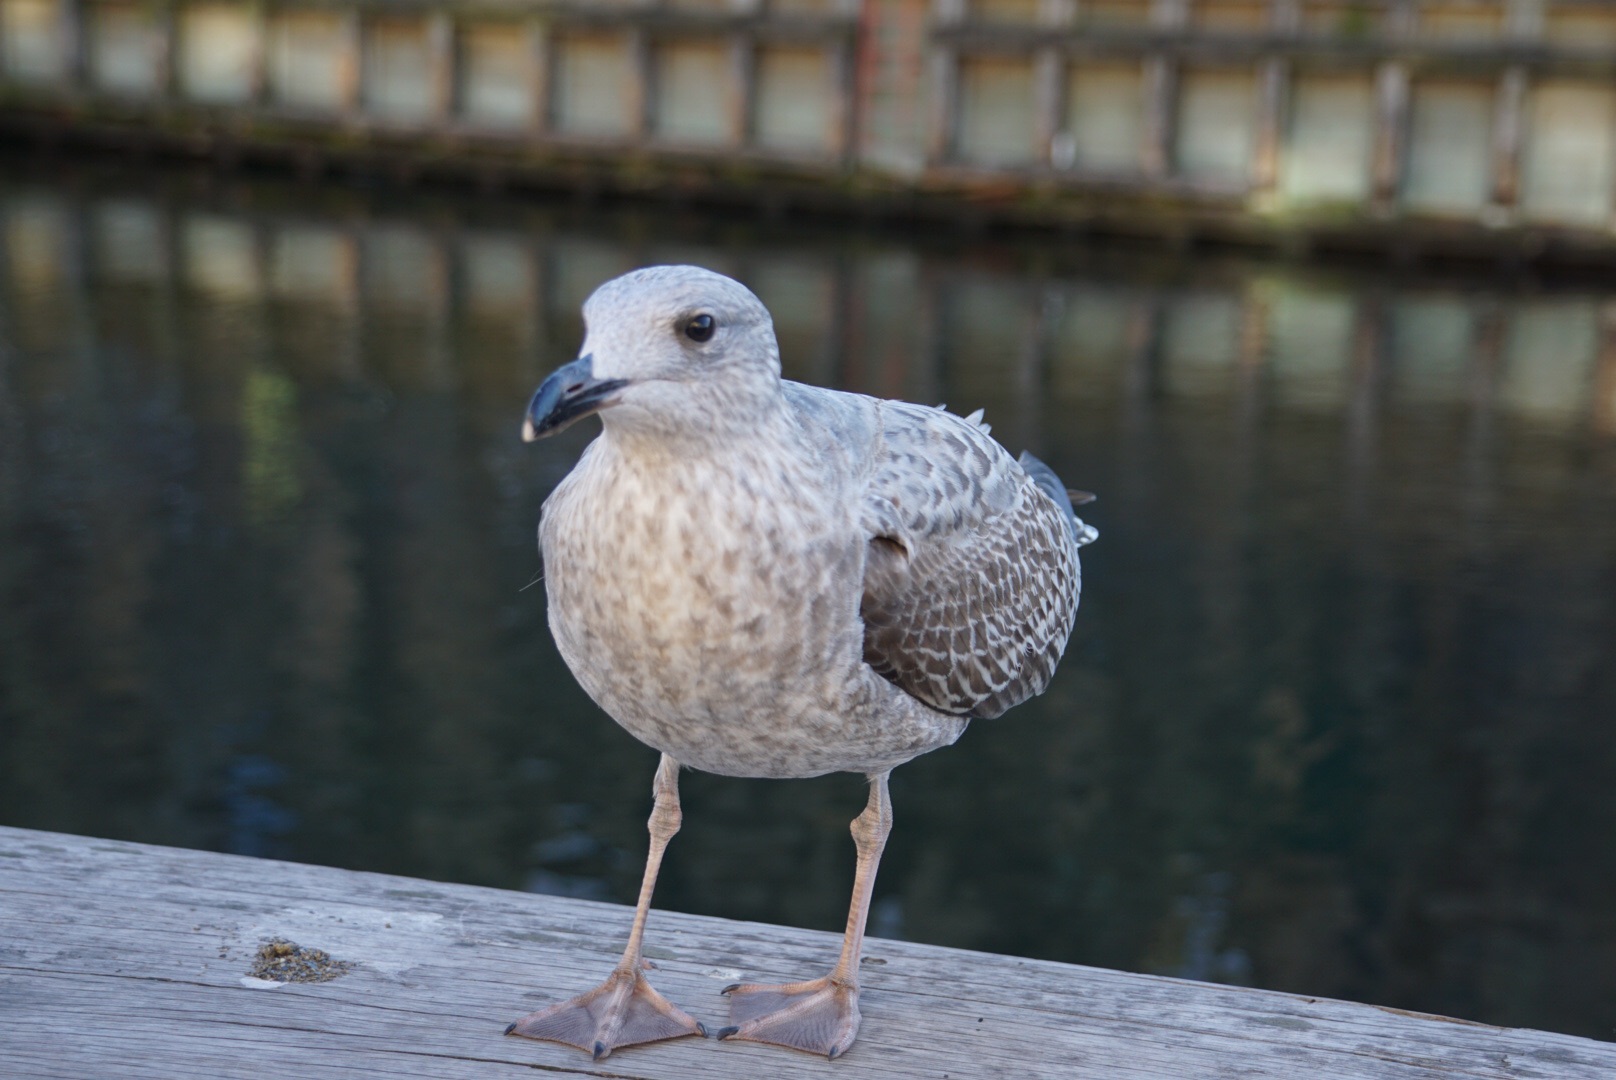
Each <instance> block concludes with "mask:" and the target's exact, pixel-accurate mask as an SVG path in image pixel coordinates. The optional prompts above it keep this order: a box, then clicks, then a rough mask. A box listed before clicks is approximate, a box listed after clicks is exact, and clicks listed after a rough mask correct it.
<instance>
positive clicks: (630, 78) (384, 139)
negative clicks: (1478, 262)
mask: <svg viewBox="0 0 1616 1080" xmlns="http://www.w3.org/2000/svg"><path fill="white" fill-rule="evenodd" d="M0 123H4V124H5V125H6V126H8V127H12V128H16V127H18V126H21V127H25V128H27V129H29V130H32V131H36V132H37V131H56V132H62V131H68V132H75V131H76V132H98V133H107V132H116V133H117V134H118V135H119V137H121V138H126V139H127V138H140V137H149V138H159V139H166V140H170V141H175V140H177V141H180V142H183V143H187V144H188V145H190V144H194V145H198V146H203V147H209V146H216V145H229V146H246V147H256V148H258V149H259V150H269V151H274V152H277V153H281V154H287V155H295V156H297V157H299V158H305V159H309V160H314V161H318V160H321V159H322V158H324V157H327V156H330V157H342V156H345V155H354V154H363V153H369V152H374V151H375V150H376V149H377V148H378V147H383V146H385V147H386V148H387V149H388V151H389V152H390V153H393V154H395V155H402V156H404V157H406V158H413V159H415V160H417V161H418V162H420V163H421V164H422V165H423V167H428V168H438V169H448V170H474V171H478V172H506V173H512V174H525V175H536V174H542V175H546V176H550V177H560V178H561V179H563V180H566V179H567V178H568V177H581V176H584V175H585V174H587V175H588V176H589V178H590V180H589V182H591V183H607V184H618V185H628V186H636V187H641V188H644V187H647V186H657V185H664V186H665V185H666V184H667V183H668V182H669V181H670V179H671V180H673V181H675V182H676V186H683V187H684V188H687V189H688V188H690V187H691V186H692V185H695V186H700V185H702V184H706V185H707V186H709V187H713V188H720V189H723V190H724V191H726V192H728V193H731V194H736V195H740V196H742V197H755V198H759V199H764V200H772V199H776V198H794V197H799V196H800V197H805V198H820V199H824V198H830V199H840V200H859V199H863V200H867V201H873V200H882V201H885V202H887V203H892V202H894V201H897V202H900V203H901V204H902V205H903V206H906V207H909V208H917V207H918V208H926V207H937V208H941V209H942V210H943V211H944V212H947V210H948V208H949V207H954V206H958V205H960V200H961V199H967V200H969V204H970V205H971V207H972V208H973V210H972V213H974V214H988V215H996V216H1000V217H1008V218H1015V219H1021V220H1030V221H1037V222H1064V223H1078V224H1083V223H1088V224H1091V225H1099V226H1106V225H1120V226H1123V227H1127V228H1145V229H1151V230H1163V229H1165V230H1169V231H1182V232H1185V233H1187V234H1189V235H1194V234H1195V233H1197V232H1198V231H1202V230H1210V231H1217V232H1224V233H1235V234H1238V235H1240V236H1245V237H1250V238H1267V239H1274V238H1280V239H1287V238H1294V237H1297V236H1302V237H1306V236H1308V235H1326V236H1337V237H1343V238H1349V239H1354V240H1357V241H1363V240H1366V239H1367V240H1369V241H1372V242H1376V243H1389V244H1394V245H1402V244H1414V245H1416V246H1418V245H1421V244H1427V245H1437V246H1441V245H1444V244H1457V245H1460V246H1470V247H1474V246H1477V245H1480V246H1491V245H1494V244H1496V243H1498V242H1500V241H1502V242H1505V243H1522V244H1525V245H1526V246H1527V247H1528V248H1529V249H1535V248H1541V247H1543V246H1545V245H1549V246H1559V247H1561V248H1565V247H1571V248H1579V249H1587V248H1593V249H1597V250H1600V251H1606V250H1611V249H1616V8H1613V7H1612V6H1611V5H1609V4H1601V3H1591V2H1587V0H1467V2H1458V0H1350V2H1349V0H930V2H929V3H928V2H927V0H727V2H726V0H626V2H622V3H600V2H596V3H578V2H574V3H561V2H555V0H472V2H468V3H458V4H453V5H451V4H446V3H442V2H435V0H0Z"/></svg>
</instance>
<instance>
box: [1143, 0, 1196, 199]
mask: <svg viewBox="0 0 1616 1080" xmlns="http://www.w3.org/2000/svg"><path fill="white" fill-rule="evenodd" d="M1188 19H1189V4H1188V0H1153V3H1152V4H1151V8H1150V24H1151V26H1152V27H1153V28H1154V29H1156V30H1160V31H1172V30H1176V29H1179V28H1181V27H1182V26H1183V25H1184V23H1185V22H1187V21H1188ZM1177 119H1178V65H1177V64H1176V63H1175V62H1174V61H1173V60H1172V59H1171V58H1169V57H1168V56H1166V55H1165V54H1162V53H1152V54H1150V55H1148V56H1147V57H1145V139H1144V146H1143V148H1142V149H1143V154H1142V160H1141V161H1140V165H1141V167H1142V168H1143V169H1144V173H1145V175H1146V176H1147V177H1149V178H1150V179H1152V180H1165V179H1166V178H1167V177H1169V176H1170V175H1172V173H1173V144H1174V142H1175V128H1176V126H1177Z"/></svg>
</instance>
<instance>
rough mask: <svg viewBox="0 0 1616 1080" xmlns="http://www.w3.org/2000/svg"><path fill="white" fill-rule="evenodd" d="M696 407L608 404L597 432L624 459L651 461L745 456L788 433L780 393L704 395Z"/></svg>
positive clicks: (782, 398) (783, 403)
mask: <svg viewBox="0 0 1616 1080" xmlns="http://www.w3.org/2000/svg"><path fill="white" fill-rule="evenodd" d="M701 404H702V405H703V407H702V408H700V409H694V408H692V409H683V408H670V409H661V408H659V409H655V410H651V409H633V410H630V409H628V408H618V409H609V410H606V411H605V412H603V413H602V414H601V421H602V425H603V429H602V437H603V438H604V439H605V440H606V441H607V442H608V443H609V444H610V445H611V446H612V447H613V448H614V449H615V450H616V451H617V452H618V453H619V454H620V455H622V456H623V457H624V458H627V459H633V460H639V461H644V462H646V463H656V462H662V461H669V462H678V461H691V460H698V459H744V458H746V457H749V456H753V455H755V454H756V453H757V452H758V451H759V450H760V449H763V448H767V447H770V446H773V445H775V444H778V443H780V442H781V441H782V440H785V439H788V438H789V437H790V434H791V431H792V428H791V424H790V420H789V417H788V415H787V411H786V406H785V399H784V397H783V396H782V395H781V394H780V393H778V392H775V393H773V394H751V395H747V396H746V398H745V399H744V400H732V401H725V400H717V401H714V400H711V399H708V400H704V401H703V402H702V403H701Z"/></svg>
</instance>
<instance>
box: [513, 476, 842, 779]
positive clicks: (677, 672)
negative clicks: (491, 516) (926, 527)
mask: <svg viewBox="0 0 1616 1080" xmlns="http://www.w3.org/2000/svg"><path fill="white" fill-rule="evenodd" d="M592 449H593V448H592ZM692 492H695V493H697V494H696V496H695V497H692ZM540 538H541V546H542V548H543V552H544V562H545V583H546V587H547V589H548V590H549V614H550V627H551V630H552V632H553V634H554V635H555V639H556V643H557V645H558V647H559V649H560V651H561V655H562V657H563V658H564V659H565V660H566V662H567V664H568V666H569V667H570V668H571V669H572V671H573V673H574V675H575V676H576V677H577V679H578V681H579V683H580V684H581V685H582V686H583V688H584V689H585V691H587V692H588V693H589V695H590V697H592V698H593V699H594V700H595V702H596V703H597V704H599V705H600V706H601V707H602V708H603V709H605V710H606V711H607V712H608V713H609V714H610V715H611V716H612V717H613V718H614V719H615V720H617V722H618V723H620V724H621V725H622V726H623V727H624V728H626V729H627V730H628V731H629V732H630V733H631V734H633V735H634V736H635V737H636V738H638V739H640V740H641V741H642V742H645V743H647V744H648V745H650V746H652V747H654V748H656V749H658V750H661V751H663V752H665V753H668V754H671V755H672V756H673V757H675V758H676V759H678V760H679V761H680V762H681V763H683V764H686V765H690V766H692V767H695V768H699V769H704V770H707V771H711V772H718V773H724V774H729V775H738V776H807V775H815V774H818V773H824V772H830V771H835V770H837V769H841V768H846V767H848V763H847V762H846V760H845V758H846V753H845V747H846V745H847V744H848V741H849V737H850V736H852V741H853V742H855V743H856V742H858V741H860V740H859V739H858V738H857V736H856V732H853V731H850V730H849V727H850V726H851V727H853V728H856V727H857V726H858V725H859V724H860V723H861V722H862V721H861V718H860V717H859V716H858V715H856V713H857V710H856V709H851V708H850V707H849V701H848V693H847V688H848V685H849V684H850V683H856V682H857V677H858V675H859V674H860V673H859V672H858V671H857V669H858V668H859V667H860V665H861V664H862V658H861V655H862V653H861V650H862V624H861V623H860V622H859V619H858V611H857V608H858V597H859V590H858V582H859V581H860V577H861V574H862V562H861V559H862V543H861V542H860V539H859V536H858V534H857V533H856V531H855V530H854V529H853V528H852V527H851V523H850V522H839V521H826V520H824V519H823V518H822V517H821V518H812V517H810V516H808V515H806V514H804V513H802V512H800V511H799V509H798V508H797V507H796V506H795V505H793V504H792V502H791V501H790V500H789V499H788V500H781V499H776V498H758V497H757V496H756V495H755V494H754V493H752V492H749V491H748V490H746V488H745V486H742V485H737V484H734V483H732V482H730V480H729V479H728V478H727V477H726V476H724V475H723V474H720V473H716V472H707V473H703V472H702V471H700V470H697V469H695V468H693V467H692V468H690V469H686V470H683V471H682V472H678V473H670V472H664V473H663V474H661V475H656V476H651V477H647V476H644V475H640V474H638V473H635V472H633V471H630V470H626V469H624V468H621V467H615V468H613V467H603V465H602V462H601V461H600V459H599V457H598V456H597V457H595V460H593V461H591V460H589V456H587V455H586V460H585V461H583V462H580V465H579V468H578V469H577V470H575V471H574V473H573V474H572V475H570V476H569V477H568V478H567V480H566V481H564V482H563V484H562V485H561V486H560V487H558V488H557V489H556V492H555V493H554V494H553V495H552V496H551V498H550V499H549V500H548V501H547V502H546V504H545V510H544V520H543V523H542V525H541V528H540Z"/></svg>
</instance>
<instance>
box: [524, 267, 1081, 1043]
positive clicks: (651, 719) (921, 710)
mask: <svg viewBox="0 0 1616 1080" xmlns="http://www.w3.org/2000/svg"><path fill="white" fill-rule="evenodd" d="M583 313H584V321H585V327H586V329H585V335H584V342H583V347H582V349H581V355H580V357H579V358H578V359H577V360H574V361H573V362H572V363H569V364H567V365H565V366H564V367H562V368H560V369H559V370H557V371H556V372H555V373H553V374H552V375H550V377H549V378H547V379H545V380H544V382H543V384H542V385H541V386H540V387H539V389H538V391H537V392H536V393H535V394H534V395H533V398H532V401H531V402H530V403H529V405H528V409H527V415H526V418H525V420H524V422H523V426H522V437H523V439H524V440H525V441H528V442H531V441H533V440H535V439H541V438H545V437H547V436H550V435H553V434H555V433H556V432H558V431H560V430H562V429H563V428H565V427H567V426H568V425H570V424H572V423H574V422H576V421H578V420H580V419H581V418H583V417H586V416H590V415H597V414H598V415H599V416H600V418H601V425H602V426H601V433H600V435H599V436H598V437H597V438H595V439H594V440H593V441H592V442H590V443H589V445H588V447H587V448H586V449H585V450H584V452H583V455H582V456H581V457H580V459H579V461H578V464H577V465H576V466H575V467H574V468H573V470H572V471H571V472H570V473H569V474H568V475H567V476H566V477H565V478H564V479H563V480H562V481H561V483H560V484H559V485H558V486H557V487H556V489H555V491H554V492H553V493H552V494H551V495H550V497H549V498H548V499H547V500H546V501H545V503H544V509H543V514H542V518H541V521H540V525H539V542H540V548H541V550H542V553H543V558H544V569H545V584H546V588H547V591H548V595H549V601H548V602H549V623H550V630H551V633H552V634H553V635H554V637H555V641H556V646H557V648H558V649H559V651H560V653H561V656H562V658H563V659H564V660H565V661H566V663H567V666H568V667H569V668H570V669H571V671H572V673H573V675H574V676H575V677H576V678H577V680H578V682H579V683H580V684H581V685H582V686H583V688H584V690H585V691H586V692H587V693H588V694H589V696H590V697H591V698H593V699H594V701H595V702H596V704H598V705H599V706H600V707H601V708H602V709H604V710H605V711H606V712H607V713H608V714H609V715H610V716H611V717H612V718H613V719H614V720H616V721H617V722H618V723H619V724H621V725H622V726H623V727H624V728H626V729H627V730H628V731H629V733H630V734H632V735H634V736H635V737H636V738H638V739H639V740H640V741H641V742H644V743H646V744H647V745H649V746H651V747H652V748H654V749H656V750H658V751H660V752H661V755H662V757H661V761H660V763H659V764H658V766H657V770H656V775H655V779H654V780H653V782H652V811H651V818H650V822H649V829H650V850H649V853H648V856H647V858H646V865H645V876H644V879H643V882H642V884H641V886H640V896H639V902H638V904H637V905H636V908H635V912H634V922H633V924H632V926H631V929H630V931H629V939H628V946H627V948H626V949H625V950H624V952H623V957H622V959H621V960H620V961H619V962H618V964H617V966H616V967H615V968H613V969H612V972H611V974H610V975H608V976H607V978H606V980H605V982H603V983H602V984H601V985H600V986H598V987H596V988H594V989H592V990H589V991H587V992H586V993H583V994H581V995H579V996H578V997H575V998H572V999H570V1000H568V1001H564V1002H561V1003H559V1004H556V1005H552V1006H550V1007H548V1008H545V1009H541V1010H539V1011H537V1012H534V1013H532V1014H530V1015H528V1016H525V1017H523V1018H522V1019H520V1020H518V1021H517V1022H516V1023H514V1024H511V1025H510V1026H509V1027H508V1028H507V1029H506V1034H508V1035H510V1034H514V1035H520V1036H525V1037H527V1038H531V1039H544V1040H550V1041H554V1042H559V1043H564V1044H567V1045H570V1046H576V1047H578V1048H580V1049H582V1050H585V1051H587V1052H589V1053H591V1054H592V1055H593V1056H594V1058H595V1059H596V1060H599V1059H601V1058H604V1057H605V1056H607V1055H608V1054H610V1053H611V1052H612V1051H613V1050H616V1049H618V1048H620V1047H625V1046H632V1045H636V1044H639V1043H647V1042H655V1041H658V1040H662V1039H673V1038H678V1037H680V1036H685V1035H703V1036H705V1035H706V1034H707V1030H706V1028H705V1027H704V1026H703V1025H702V1024H701V1023H700V1022H699V1021H697V1020H696V1019H695V1018H693V1017H692V1016H690V1015H689V1014H688V1013H687V1012H685V1011H684V1010H683V1009H681V1008H679V1007H678V1006H677V1005H674V1004H672V1003H671V1002H669V1001H668V1000H667V999H666V998H664V997H663V996H662V995H661V994H659V993H658V992H657V991H656V990H655V989H653V988H652V987H651V985H650V983H649V981H648V980H647V979H646V976H645V970H644V968H645V964H644V962H643V957H642V952H641V942H642V939H643V936H644V933H645V923H646V916H647V914H648V913H649V910H650V906H651V894H652V891H653V889H654V888H655V885H656V879H657V871H658V869H659V868H660V866H661V864H662V856H663V852H664V850H665V849H666V847H667V845H668V841H669V840H670V839H671V838H672V837H673V835H674V834H675V833H677V832H678V831H679V825H680V821H681V815H680V809H679V770H680V768H681V767H684V766H688V767H690V768H695V769H702V770H706V771H708V772H713V773H719V774H722V775H725V776H746V777H777V778H788V777H809V776H820V775H823V774H825V773H830V772H856V773H863V774H864V775H865V776H866V777H868V778H869V784H870V791H869V801H868V803H867V805H866V806H865V807H864V810H863V812H862V813H860V814H859V815H858V817H857V818H855V819H854V820H853V824H852V833H853V840H854V843H855V845H856V848H857V853H858V861H857V864H856V871H855V876H854V883H853V898H852V903H851V906H850V910H849V912H848V918H847V929H846V933H845V935H844V937H843V941H842V949H841V955H840V958H839V959H838V960H837V962H836V966H835V968H834V969H833V970H832V971H831V972H830V974H829V975H826V976H824V977H822V978H818V979H812V980H809V981H806V982H795V983H787V984H783V985H762V984H754V983H737V984H735V985H732V986H729V987H726V988H725V989H724V991H723V993H725V994H726V995H728V997H729V1007H730V1024H729V1025H728V1026H726V1027H724V1028H722V1029H721V1030H719V1031H718V1032H717V1036H718V1038H720V1039H739V1040H750V1041H754V1042H761V1043H771V1044H775V1045H779V1046H786V1047H792V1048H795V1049H798V1050H805V1051H809V1052H811V1053H816V1054H824V1055H826V1056H828V1057H831V1058H835V1057H837V1056H839V1055H840V1054H842V1053H845V1052H846V1050H847V1049H848V1047H849V1046H851V1045H852V1043H853V1040H854V1038H855V1037H856V1036H857V1034H858V1029H859V1019H860V1016H859V1007H858V996H859V981H858V972H859V958H860V954H861V951H862V948H863V943H864V927H865V921H866V917H867V915H868V913H869V907H870V895H871V890H872V889H873V887H874V884H875V875H876V868H877V866H878V864H879V863H880V861H881V852H882V850H883V848H884V847H885V845H886V840H887V835H888V833H889V832H890V831H891V829H892V802H891V798H890V796H889V794H888V790H887V779H888V776H889V775H890V773H891V772H892V769H893V768H894V767H896V766H898V765H901V764H903V763H904V762H906V761H909V760H910V759H911V758H914V757H918V756H919V755H921V754H924V753H926V752H928V751H930V750H935V749H937V748H939V747H942V746H947V745H949V744H951V743H953V742H954V741H955V740H956V739H958V738H959V737H960V735H961V734H962V733H963V732H964V731H965V727H966V725H967V724H969V723H970V722H971V720H972V719H976V718H982V719H987V718H991V717H996V716H998V715H1000V714H1001V713H1003V712H1004V711H1005V710H1007V709H1009V708H1010V707H1011V706H1013V705H1016V704H1019V703H1020V702H1022V701H1025V700H1026V699H1027V698H1029V697H1032V696H1033V695H1035V694H1039V693H1042V692H1043V690H1044V688H1045V687H1046V686H1048V685H1049V680H1050V677H1051V676H1052V675H1053V674H1054V671H1055V665H1056V664H1057V663H1058V662H1059V660H1060V658H1061V654H1062V652H1063V651H1064V650H1065V647H1066V640H1067V637H1068V636H1069V635H1070V633H1071V629H1072V623H1073V619H1074V617H1075V616H1076V613H1077V603H1078V593H1079V590H1080V588H1081V572H1080V569H1079V565H1078V548H1079V547H1081V546H1082V545H1084V544H1086V543H1088V542H1090V541H1092V540H1094V539H1095V537H1096V535H1097V534H1096V532H1095V530H1094V529H1093V528H1091V527H1090V526H1088V525H1085V524H1084V523H1083V522H1082V521H1081V520H1079V519H1078V517H1077V515H1076V514H1075V513H1074V511H1073V509H1072V507H1073V503H1074V501H1077V502H1081V501H1085V500H1083V498H1082V494H1081V493H1077V492H1068V491H1067V490H1066V489H1065V488H1064V487H1063V486H1062V485H1061V483H1060V481H1059V480H1058V479H1056V477H1055V474H1054V473H1053V472H1052V471H1051V470H1050V469H1049V468H1048V467H1047V466H1046V465H1044V464H1043V463H1042V462H1040V461H1038V460H1037V459H1036V458H1034V457H1032V456H1031V455H1028V454H1022V455H1021V458H1020V459H1019V461H1018V460H1017V459H1015V458H1012V457H1011V456H1010V454H1009V453H1008V452H1007V451H1006V450H1005V449H1004V448H1003V447H1002V446H1000V445H999V443H997V442H996V441H994V440H993V439H992V438H991V437H990V436H989V429H988V427H987V425H986V424H983V423H982V422H981V415H982V414H981V413H980V412H977V413H975V414H973V415H972V416H969V417H961V416H957V415H955V414H953V413H950V412H948V411H946V410H945V409H944V408H943V407H941V406H938V407H926V406H921V405H912V404H909V403H906V402H900V401H887V400H882V399H878V398H873V397H867V396H864V395H862V394H852V393H844V392H841V391H837V390H829V389H824V388H821V387H816V386H808V385H804V384H802V383H796V382H791V381H789V380H786V379H783V378H781V375H780V353H779V346H778V344H777V343H776V341H775V335H774V325H773V322H772V320H771V319H770V317H769V312H768V309H767V308H766V307H764V305H763V303H762V302H761V301H759V300H758V298H757V297H756V296H754V295H753V294H752V292H751V291H750V290H748V289H747V288H746V287H745V286H744V285H742V284H740V283H739V282H737V281H734V280H732V279H730V278H728V277H725V276H723V275H722V274H718V273H714V272H713V271H711V270H706V269H703V268H700V267H694V266H653V267H648V268H645V269H640V270H635V271H633V272H631V273H628V274H625V275H623V276H622V277H618V278H615V279H613V280H611V281H608V282H606V283H605V284H603V285H601V286H600V287H599V288H598V289H597V290H596V291H595V292H594V294H593V295H591V296H590V297H589V299H588V300H587V301H585V303H584V309H583Z"/></svg>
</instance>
